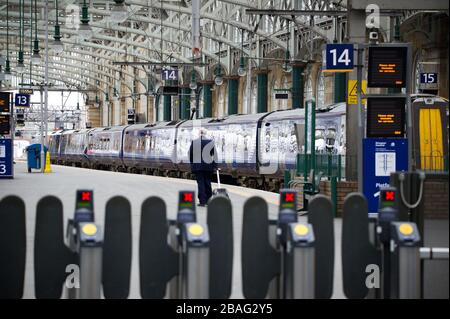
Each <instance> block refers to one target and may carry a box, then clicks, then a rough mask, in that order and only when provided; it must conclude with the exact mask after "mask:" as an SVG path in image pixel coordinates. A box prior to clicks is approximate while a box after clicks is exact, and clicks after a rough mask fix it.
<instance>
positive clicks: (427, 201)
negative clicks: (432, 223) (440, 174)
mask: <svg viewBox="0 0 450 319" xmlns="http://www.w3.org/2000/svg"><path fill="white" fill-rule="evenodd" d="M423 192H424V193H423V195H424V212H425V218H429V219H448V217H449V216H448V214H449V213H448V208H449V207H448V197H449V195H448V179H446V180H441V181H436V180H433V181H426V180H425V185H424V191H423Z"/></svg>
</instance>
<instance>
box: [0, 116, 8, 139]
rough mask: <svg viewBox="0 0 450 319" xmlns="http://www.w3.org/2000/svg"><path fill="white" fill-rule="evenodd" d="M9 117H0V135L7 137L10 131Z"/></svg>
mask: <svg viewBox="0 0 450 319" xmlns="http://www.w3.org/2000/svg"><path fill="white" fill-rule="evenodd" d="M9 117H10V116H9V115H0V135H9V134H10V131H11V124H10V121H9Z"/></svg>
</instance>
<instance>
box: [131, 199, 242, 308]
mask: <svg viewBox="0 0 450 319" xmlns="http://www.w3.org/2000/svg"><path fill="white" fill-rule="evenodd" d="M231 213H232V209H231V203H230V200H229V199H228V198H226V197H225V196H216V197H214V198H212V199H211V200H210V202H209V203H208V208H207V222H206V224H204V223H202V222H199V221H198V219H197V213H196V209H195V193H194V192H192V191H181V192H180V193H179V202H178V212H177V216H176V219H175V220H168V219H167V217H166V205H165V203H164V201H163V200H162V199H160V198H159V197H150V198H148V199H147V200H145V201H144V203H143V204H142V215H141V228H140V239H139V241H140V244H139V268H140V287H141V296H142V297H143V298H164V297H168V298H177V299H186V298H187V299H206V298H214V299H219V298H220V299H223V298H229V297H230V294H231V280H232V265H233V225H232V214H231ZM167 288H168V289H167Z"/></svg>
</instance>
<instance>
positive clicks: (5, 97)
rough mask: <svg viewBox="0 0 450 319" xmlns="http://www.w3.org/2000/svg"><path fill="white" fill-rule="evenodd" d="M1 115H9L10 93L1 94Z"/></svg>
mask: <svg viewBox="0 0 450 319" xmlns="http://www.w3.org/2000/svg"><path fill="white" fill-rule="evenodd" d="M0 113H9V93H0Z"/></svg>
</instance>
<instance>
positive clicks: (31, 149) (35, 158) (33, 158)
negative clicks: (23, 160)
mask: <svg viewBox="0 0 450 319" xmlns="http://www.w3.org/2000/svg"><path fill="white" fill-rule="evenodd" d="M26 151H27V164H28V173H31V169H32V168H34V169H41V144H31V145H29V146H28V147H27V148H26ZM44 152H45V156H47V152H48V148H47V146H45V145H44ZM44 161H45V157H44Z"/></svg>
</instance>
